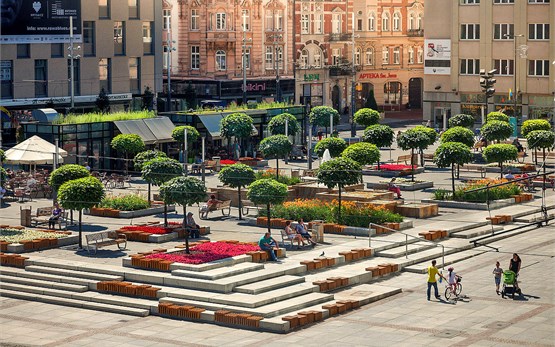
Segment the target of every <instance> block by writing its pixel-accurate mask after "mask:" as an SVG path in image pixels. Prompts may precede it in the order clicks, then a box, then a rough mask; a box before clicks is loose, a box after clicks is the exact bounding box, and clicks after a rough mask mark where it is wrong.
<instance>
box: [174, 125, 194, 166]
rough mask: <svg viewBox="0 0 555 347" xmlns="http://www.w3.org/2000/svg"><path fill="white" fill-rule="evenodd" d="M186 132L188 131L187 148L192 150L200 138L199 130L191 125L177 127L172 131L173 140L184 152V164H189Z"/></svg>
mask: <svg viewBox="0 0 555 347" xmlns="http://www.w3.org/2000/svg"><path fill="white" fill-rule="evenodd" d="M185 130H187V148H190V146H192V145H193V144H194V143H195V142H197V141H198V139H199V138H200V133H199V132H198V130H197V129H195V128H194V127H192V126H190V125H181V126H178V127H175V128H174V129H173V131H172V137H173V139H174V140H175V141H176V142H177V143H178V144H179V147H180V148H181V150H182V151H183V162H184V163H187V160H188V159H187V157H188V154H187V153H185Z"/></svg>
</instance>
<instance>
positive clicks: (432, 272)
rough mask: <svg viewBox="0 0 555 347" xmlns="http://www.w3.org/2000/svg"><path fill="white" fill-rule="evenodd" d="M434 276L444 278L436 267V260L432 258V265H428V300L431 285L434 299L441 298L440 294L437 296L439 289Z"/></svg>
mask: <svg viewBox="0 0 555 347" xmlns="http://www.w3.org/2000/svg"><path fill="white" fill-rule="evenodd" d="M436 276H439V277H440V278H443V279H445V277H444V276H443V274H442V273H440V272H439V270H438V269H437V267H436V261H435V260H432V265H430V266H428V292H427V294H428V301H430V294H431V290H432V287H434V294H435V297H436V299H441V296H439V291H438V289H437V278H436Z"/></svg>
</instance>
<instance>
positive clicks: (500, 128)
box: [480, 120, 513, 141]
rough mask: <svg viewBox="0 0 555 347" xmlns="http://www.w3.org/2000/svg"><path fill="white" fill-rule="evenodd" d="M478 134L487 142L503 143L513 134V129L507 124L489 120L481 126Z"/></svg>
mask: <svg viewBox="0 0 555 347" xmlns="http://www.w3.org/2000/svg"><path fill="white" fill-rule="evenodd" d="M480 133H481V134H482V136H483V137H484V138H485V139H486V140H488V141H503V140H505V139H508V138H509V137H510V136H511V135H512V134H513V127H512V125H511V124H509V123H507V122H503V121H500V120H491V121H488V122H487V123H486V124H484V126H482V128H481V129H480Z"/></svg>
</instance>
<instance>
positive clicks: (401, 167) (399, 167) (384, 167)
mask: <svg viewBox="0 0 555 347" xmlns="http://www.w3.org/2000/svg"><path fill="white" fill-rule="evenodd" d="M417 167H418V166H417V165H414V169H416V168H417ZM411 168H412V167H411V166H410V165H400V164H381V165H380V170H381V171H403V170H407V169H408V170H410V169H411ZM374 169H375V170H377V169H378V167H377V166H374Z"/></svg>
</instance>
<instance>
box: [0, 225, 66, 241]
mask: <svg viewBox="0 0 555 347" xmlns="http://www.w3.org/2000/svg"><path fill="white" fill-rule="evenodd" d="M67 235H71V232H69V231H68V232H57V231H47V230H31V229H22V230H18V229H11V228H2V229H0V240H1V241H4V242H8V243H17V242H19V241H24V240H34V239H45V238H47V239H49V238H57V239H59V238H62V237H67Z"/></svg>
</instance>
